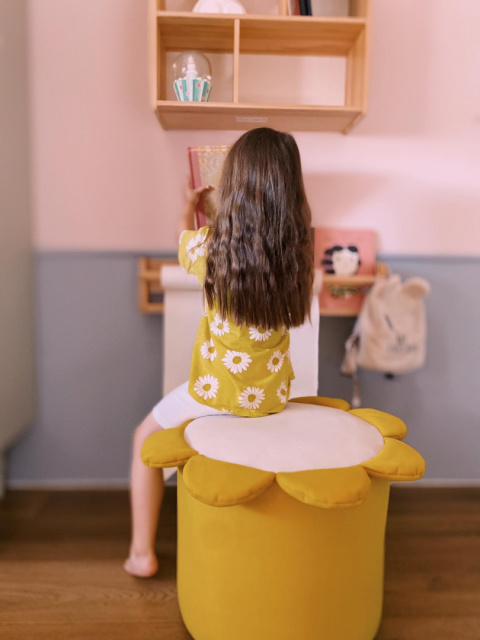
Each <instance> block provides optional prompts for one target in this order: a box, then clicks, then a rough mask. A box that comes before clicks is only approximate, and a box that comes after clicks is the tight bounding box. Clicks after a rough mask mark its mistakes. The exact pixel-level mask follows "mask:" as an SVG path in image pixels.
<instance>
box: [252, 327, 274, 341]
mask: <svg viewBox="0 0 480 640" xmlns="http://www.w3.org/2000/svg"><path fill="white" fill-rule="evenodd" d="M248 333H249V334H250V340H255V342H265V340H268V339H269V338H270V336H271V335H272V332H271V331H268V330H267V329H263V327H250V328H249V330H248Z"/></svg>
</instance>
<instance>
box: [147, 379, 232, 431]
mask: <svg viewBox="0 0 480 640" xmlns="http://www.w3.org/2000/svg"><path fill="white" fill-rule="evenodd" d="M225 413H228V411H219V410H218V409H213V408H212V407H207V405H205V404H200V402H197V401H196V400H195V399H194V398H192V396H191V395H190V394H189V393H188V382H185V383H184V384H182V385H180V386H179V387H177V388H176V389H174V390H173V391H170V393H169V394H167V395H166V396H165V397H164V398H162V400H160V402H159V403H158V404H156V405H155V406H154V407H153V410H152V414H153V417H154V418H155V420H156V422H158V424H159V425H160V426H161V427H163V428H164V429H173V428H174V427H180V426H181V425H182V424H185V422H188V421H189V420H194V419H195V418H203V417H205V416H216V415H220V414H225Z"/></svg>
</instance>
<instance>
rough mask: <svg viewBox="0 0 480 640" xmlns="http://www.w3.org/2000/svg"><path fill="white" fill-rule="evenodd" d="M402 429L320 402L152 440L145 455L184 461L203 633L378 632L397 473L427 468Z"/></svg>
mask: <svg viewBox="0 0 480 640" xmlns="http://www.w3.org/2000/svg"><path fill="white" fill-rule="evenodd" d="M405 435H406V427H405V424H404V423H403V422H402V421H401V420H400V419H398V418H396V417H394V416H391V415H389V414H387V413H383V412H381V411H375V410H373V409H358V410H355V411H349V405H348V404H347V403H346V402H344V401H342V400H333V399H329V398H317V397H312V398H299V399H296V400H292V401H290V402H289V403H288V404H287V406H286V408H285V410H284V411H283V412H282V413H280V414H274V415H271V416H267V417H265V418H239V417H236V416H214V417H213V416H212V417H207V418H200V419H198V420H194V421H193V422H190V423H189V424H188V425H185V426H183V427H180V428H177V429H169V430H165V431H161V432H159V433H157V434H155V435H153V436H151V437H150V438H148V439H147V440H146V442H145V444H144V447H143V451H142V457H143V460H144V462H145V463H146V464H148V465H150V466H152V467H169V466H178V467H179V473H178V569H177V577H178V597H179V602H180V608H181V611H182V616H183V619H184V621H185V624H186V626H187V628H188V629H189V631H190V633H191V634H192V635H193V637H194V638H195V640H247V639H250V640H292V638H295V639H296V638H298V639H299V640H319V639H320V638H325V639H326V640H373V638H374V636H375V634H376V631H377V629H378V626H379V623H380V617H381V609H382V597H383V556H384V537H385V524H386V516H387V507H388V494H389V487H390V481H391V480H415V479H417V478H420V477H421V476H422V475H423V473H424V468H425V465H424V461H423V458H422V457H421V456H420V455H419V454H418V453H417V452H416V451H415V450H414V449H412V448H411V447H409V446H408V445H406V444H404V443H403V442H400V439H401V438H403V437H404V436H405ZM219 507H227V508H219Z"/></svg>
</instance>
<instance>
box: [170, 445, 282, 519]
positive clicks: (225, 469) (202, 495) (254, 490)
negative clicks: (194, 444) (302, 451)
mask: <svg viewBox="0 0 480 640" xmlns="http://www.w3.org/2000/svg"><path fill="white" fill-rule="evenodd" d="M274 479H275V474H274V473H271V472H270V471H262V470H261V469H253V468H252V467H244V466H243V465H240V464H233V463H231V462H224V461H222V460H213V459H212V458H207V457H206V456H201V455H199V456H195V457H194V458H192V459H191V460H189V461H188V463H187V464H186V465H185V468H184V470H183V480H184V482H185V486H186V487H187V489H188V491H189V492H190V494H191V495H192V496H193V497H194V498H196V499H197V500H200V501H201V502H204V503H205V504H209V505H211V506H212V507H230V506H232V505H236V504H241V503H242V502H248V501H249V500H252V499H253V498H255V497H256V496H258V495H260V494H261V493H263V491H265V489H267V488H268V487H269V486H270V485H271V484H272V482H273V481H274Z"/></svg>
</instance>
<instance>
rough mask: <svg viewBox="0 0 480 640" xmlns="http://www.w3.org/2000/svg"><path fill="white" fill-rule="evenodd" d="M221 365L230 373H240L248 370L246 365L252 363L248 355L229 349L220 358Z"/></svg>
mask: <svg viewBox="0 0 480 640" xmlns="http://www.w3.org/2000/svg"><path fill="white" fill-rule="evenodd" d="M222 362H223V364H224V365H225V366H226V367H227V369H228V370H229V371H231V372H232V373H241V372H242V371H246V370H247V369H248V365H249V364H250V363H251V362H252V359H251V357H250V356H249V355H248V353H242V352H241V351H230V349H229V350H228V351H227V353H226V354H225V357H224V358H222Z"/></svg>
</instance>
